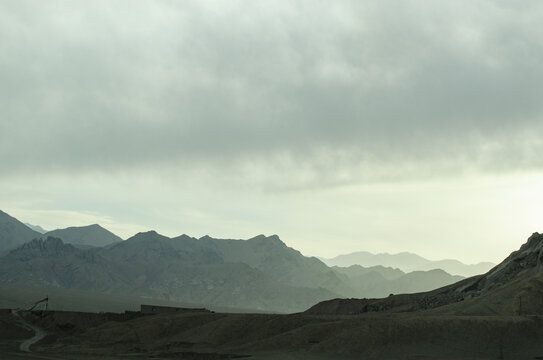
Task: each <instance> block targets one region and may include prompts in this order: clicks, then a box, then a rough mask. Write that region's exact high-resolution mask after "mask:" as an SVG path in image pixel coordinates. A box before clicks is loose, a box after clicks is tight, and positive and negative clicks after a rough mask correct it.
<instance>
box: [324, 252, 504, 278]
mask: <svg viewBox="0 0 543 360" xmlns="http://www.w3.org/2000/svg"><path fill="white" fill-rule="evenodd" d="M320 259H321V260H322V261H323V262H324V263H326V264H327V265H328V266H341V267H348V266H351V265H361V266H364V267H372V266H377V265H382V266H391V267H396V268H398V269H400V270H402V271H404V272H411V271H428V270H433V269H442V270H444V271H446V272H448V273H449V274H454V275H461V276H466V277H468V276H474V275H478V274H482V273H485V272H487V271H488V270H490V269H491V268H492V267H493V266H495V265H496V264H494V263H491V262H480V263H477V264H469V265H467V264H464V263H462V262H460V261H458V260H454V259H444V260H437V261H434V260H428V259H425V258H423V257H422V256H419V255H417V254H413V253H409V252H401V253H398V254H388V253H380V254H373V253H370V252H367V251H357V252H354V253H350V254H344V255H338V256H336V257H334V258H331V259H326V258H320Z"/></svg>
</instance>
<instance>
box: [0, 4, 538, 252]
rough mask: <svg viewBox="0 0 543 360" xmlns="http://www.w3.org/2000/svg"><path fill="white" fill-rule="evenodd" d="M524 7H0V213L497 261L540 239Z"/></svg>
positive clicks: (532, 69) (532, 63)
mask: <svg viewBox="0 0 543 360" xmlns="http://www.w3.org/2000/svg"><path fill="white" fill-rule="evenodd" d="M541 24H543V3H541V2H540V1H528V0H526V1H522V2H513V1H501V0H496V1H477V2H474V1H461V0H459V1H431V2H430V1H422V0H421V1H387V0H385V1H360V0H356V1H333V2H332V1H317V0H314V1H291V0H290V1H278V0H273V1H255V0H250V1H202V0H198V1H159V0H155V1H138V0H126V1H120V0H119V1H99V0H95V1H75V0H69V1H41V0H36V1H24V0H12V1H10V0H0V209H2V210H4V211H6V212H8V213H10V214H11V215H13V216H16V217H17V218H19V219H20V220H22V221H25V222H30V223H34V224H38V225H41V226H43V227H45V228H47V229H53V228H59V227H66V226H70V225H85V224H90V223H96V222H98V223H100V224H101V225H103V226H104V227H106V228H108V229H110V230H112V231H114V232H116V233H117V234H119V235H120V236H122V237H125V238H127V237H129V236H131V235H133V234H134V233H136V232H138V231H143V230H149V229H155V230H157V231H158V232H160V233H163V234H165V235H168V236H176V235H179V234H182V233H186V234H189V235H191V236H196V237H200V236H203V235H205V234H209V235H211V236H214V237H224V238H248V237H252V236H254V235H257V234H260V233H264V234H267V235H271V234H278V235H279V236H280V237H281V238H282V240H283V241H284V242H286V243H287V244H288V245H289V246H291V247H294V248H296V249H299V250H300V251H302V253H304V254H305V255H318V256H326V257H331V256H335V255H337V254H340V253H348V252H352V251H357V250H367V251H372V252H400V251H411V252H416V253H419V254H420V255H423V256H425V257H428V258H431V259H440V258H458V259H459V260H462V261H465V262H478V261H494V262H497V261H500V260H501V258H503V257H504V256H506V255H507V254H508V253H509V252H511V251H512V250H515V249H517V248H518V247H519V246H520V245H521V244H522V243H523V242H524V241H525V240H526V238H527V237H528V236H529V235H530V234H531V233H532V232H534V231H540V232H543V216H542V214H543V211H541V204H543V155H542V154H543V137H542V136H541V135H542V134H543V101H541V99H542V94H543V27H542V26H541Z"/></svg>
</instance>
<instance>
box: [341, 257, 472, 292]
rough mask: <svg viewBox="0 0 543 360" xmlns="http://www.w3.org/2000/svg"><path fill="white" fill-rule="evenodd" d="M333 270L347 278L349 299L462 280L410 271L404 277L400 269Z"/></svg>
mask: <svg viewBox="0 0 543 360" xmlns="http://www.w3.org/2000/svg"><path fill="white" fill-rule="evenodd" d="M332 269H334V270H335V271H337V272H340V273H342V274H345V275H347V276H348V278H349V279H348V280H347V281H346V282H347V284H348V285H349V287H350V288H351V289H353V290H354V292H353V293H352V294H351V296H350V297H365V298H368V297H384V296H388V295H389V294H398V293H414V292H419V291H428V290H432V289H436V288H439V287H442V286H445V285H449V284H452V283H454V282H457V281H459V280H462V279H463V277H462V276H458V275H450V274H448V273H446V272H445V271H443V270H440V269H436V270H429V271H412V272H409V273H407V274H406V273H404V272H403V271H401V270H399V269H392V268H385V267H383V266H373V267H369V268H364V267H362V266H360V265H352V266H350V267H348V268H342V267H338V266H334V267H333V268H332Z"/></svg>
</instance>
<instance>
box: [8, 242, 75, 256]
mask: <svg viewBox="0 0 543 360" xmlns="http://www.w3.org/2000/svg"><path fill="white" fill-rule="evenodd" d="M76 251H77V249H76V248H75V247H73V246H72V245H70V244H64V243H63V242H62V240H61V239H59V238H55V237H52V236H48V237H47V238H46V239H41V238H36V239H34V240H32V241H30V242H28V243H25V244H23V245H22V246H20V247H18V248H17V249H15V250H12V251H11V252H10V253H9V255H10V256H11V257H14V258H16V259H19V260H28V259H33V258H37V257H57V256H63V255H66V254H69V253H74V252H76Z"/></svg>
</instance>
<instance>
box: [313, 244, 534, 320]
mask: <svg viewBox="0 0 543 360" xmlns="http://www.w3.org/2000/svg"><path fill="white" fill-rule="evenodd" d="M542 277H543V234H539V233H534V234H532V236H530V237H529V238H528V240H527V242H526V243H525V244H524V245H522V246H521V247H520V249H519V250H517V251H514V252H513V253H511V255H509V256H508V257H507V258H506V259H505V260H504V261H502V262H501V263H500V264H498V265H497V266H495V267H493V268H492V269H490V270H489V271H488V272H487V273H485V274H481V275H476V276H472V277H470V278H467V279H464V280H461V281H458V282H456V283H454V284H451V285H448V286H445V287H441V288H438V289H435V290H432V291H428V292H420V293H416V294H404V295H397V296H389V297H387V298H382V299H333V300H329V301H324V302H321V303H319V304H317V305H315V306H313V307H312V308H311V309H309V310H307V313H308V314H320V315H323V314H336V315H338V314H363V313H375V312H382V313H398V312H416V311H421V310H430V311H429V312H427V314H429V315H436V314H437V315H442V314H447V315H459V316H503V315H505V316H512V315H523V316H526V315H541V314H542V313H543V280H542Z"/></svg>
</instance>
